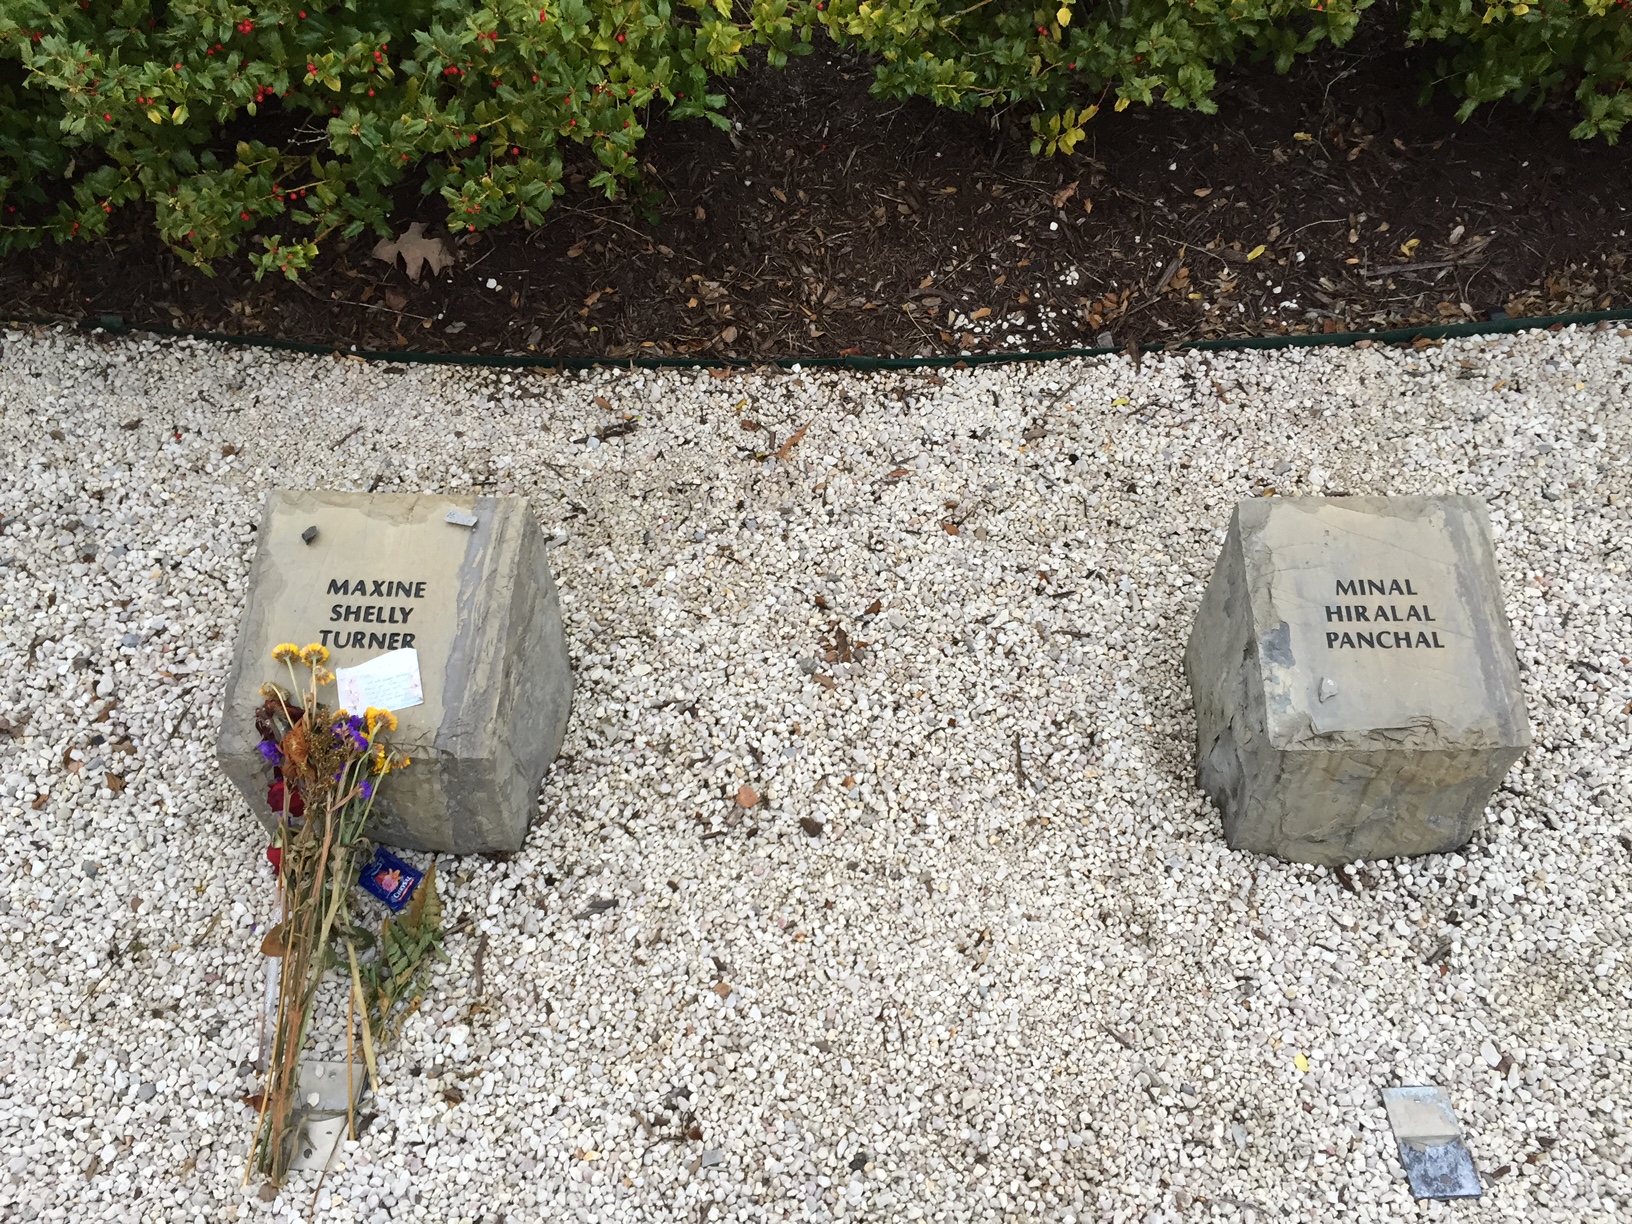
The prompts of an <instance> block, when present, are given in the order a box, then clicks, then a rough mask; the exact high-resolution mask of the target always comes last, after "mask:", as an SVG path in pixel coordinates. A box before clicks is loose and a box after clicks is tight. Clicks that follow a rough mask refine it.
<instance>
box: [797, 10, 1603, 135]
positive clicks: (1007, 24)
mask: <svg viewBox="0 0 1632 1224" xmlns="http://www.w3.org/2000/svg"><path fill="white" fill-rule="evenodd" d="M1629 3H1632V0H1538V2H1537V3H1535V4H1531V3H1527V2H1526V0H1405V4H1404V5H1402V6H1401V7H1400V8H1399V9H1395V10H1392V11H1390V12H1387V13H1382V12H1381V10H1379V14H1374V15H1372V16H1368V17H1366V18H1365V19H1366V20H1368V21H1371V20H1376V21H1385V22H1387V21H1393V22H1399V21H1400V19H1401V18H1402V17H1403V19H1404V30H1403V33H1404V36H1405V38H1404V41H1405V42H1406V43H1408V44H1425V43H1433V44H1436V45H1438V46H1439V47H1440V48H1441V50H1442V52H1443V55H1442V57H1441V59H1440V63H1439V65H1438V68H1439V71H1438V72H1437V73H1436V74H1435V75H1436V77H1437V78H1438V81H1439V83H1440V84H1442V85H1443V86H1446V87H1449V88H1450V89H1451V90H1453V91H1455V92H1456V93H1458V94H1460V95H1461V96H1462V97H1463V99H1464V104H1463V106H1462V108H1461V112H1460V113H1461V115H1462V117H1463V118H1466V117H1467V116H1468V115H1469V114H1470V113H1471V112H1472V111H1473V109H1474V108H1475V107H1477V106H1478V105H1479V104H1480V103H1484V102H1495V101H1497V100H1499V99H1503V98H1514V99H1517V100H1522V99H1525V98H1529V99H1530V100H1532V101H1533V102H1535V103H1536V104H1538V105H1539V104H1540V103H1541V102H1542V101H1544V100H1546V99H1547V98H1550V97H1553V96H1555V95H1556V94H1558V93H1559V92H1561V91H1564V90H1573V92H1574V94H1575V98H1576V100H1577V103H1578V104H1579V106H1580V108H1581V111H1582V114H1583V118H1582V120H1581V123H1580V124H1579V126H1578V127H1577V128H1576V129H1575V132H1574V134H1575V135H1576V136H1578V137H1588V136H1603V137H1605V138H1607V139H1609V140H1612V141H1613V140H1614V139H1615V138H1616V137H1617V136H1618V135H1619V134H1620V131H1621V128H1622V127H1623V126H1624V125H1625V124H1626V122H1627V121H1628V119H1629V118H1632V89H1629V87H1628V62H1629V60H1632V19H1629V12H1628V4H1629ZM1371 7H1372V0H1097V2H1086V3H1085V2H1084V0H1044V2H1043V3H1037V2H1036V0H1033V2H1032V3H1025V2H1024V0H945V2H944V3H943V2H942V0H832V3H831V4H828V5H825V6H824V5H822V4H818V5H817V8H818V10H820V14H819V15H820V19H821V22H822V24H823V25H824V26H826V28H827V29H828V30H829V31H830V32H831V33H832V34H833V36H834V37H835V38H837V39H839V40H840V41H850V42H853V43H854V44H855V45H857V46H859V47H861V48H862V49H864V50H866V51H868V52H870V53H871V54H873V55H874V56H876V57H877V58H878V61H879V64H878V69H877V90H878V91H879V92H881V93H883V94H886V95H889V96H894V97H908V96H917V97H925V98H932V99H934V100H935V101H936V102H938V103H940V104H942V105H944V106H951V107H955V108H958V109H960V110H975V109H979V108H981V107H988V106H995V105H1015V104H1019V105H1021V106H1024V107H1026V108H1027V109H1029V110H1031V111H1032V112H1033V116H1032V120H1031V123H1032V130H1033V133H1034V139H1033V140H1032V152H1033V153H1045V154H1055V153H1070V152H1071V150H1072V148H1073V147H1074V146H1075V145H1076V143H1077V142H1078V141H1079V140H1080V139H1081V138H1082V136H1083V134H1084V130H1085V127H1086V125H1087V123H1088V122H1089V121H1090V120H1091V119H1093V117H1094V116H1095V115H1096V114H1097V113H1098V112H1099V110H1100V108H1101V106H1103V105H1105V104H1106V103H1108V102H1109V103H1111V104H1112V105H1114V106H1115V108H1116V109H1117V110H1122V109H1123V108H1125V107H1127V106H1129V105H1130V104H1132V103H1136V102H1137V103H1144V104H1149V103H1151V102H1154V101H1158V100H1159V101H1162V102H1165V103H1167V104H1168V105H1171V106H1177V107H1188V106H1193V107H1195V108H1197V109H1198V110H1202V111H1205V112H1212V111H1214V110H1216V106H1215V104H1214V103H1213V101H1212V98H1211V94H1212V91H1213V88H1214V85H1215V83H1216V81H1215V75H1214V65H1217V64H1223V63H1233V62H1235V61H1237V60H1240V59H1244V58H1245V59H1255V60H1271V61H1273V63H1274V66H1275V68H1276V69H1277V70H1278V71H1282V72H1284V71H1285V70H1286V69H1287V68H1288V67H1289V66H1290V64H1291V63H1292V60H1293V59H1294V58H1295V57H1297V56H1299V55H1302V54H1304V53H1305V52H1308V51H1310V50H1312V49H1313V48H1314V47H1315V46H1317V45H1318V44H1320V43H1322V42H1330V43H1332V44H1333V45H1337V46H1341V45H1342V44H1343V43H1345V42H1346V41H1348V39H1349V38H1350V37H1351V36H1352V35H1353V34H1354V33H1355V31H1356V29H1357V28H1358V26H1359V23H1360V21H1361V20H1362V14H1364V13H1366V11H1367V10H1368V9H1371Z"/></svg>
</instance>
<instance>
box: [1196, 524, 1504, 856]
mask: <svg viewBox="0 0 1632 1224" xmlns="http://www.w3.org/2000/svg"><path fill="white" fill-rule="evenodd" d="M1184 670H1185V674H1186V676H1187V677H1188V679H1189V681H1190V692H1191V695H1192V696H1193V698H1194V700H1195V707H1196V735H1197V782H1198V784H1199V785H1200V786H1201V788H1202V789H1203V790H1204V791H1206V792H1207V794H1208V795H1209V796H1210V797H1211V798H1212V800H1213V802H1214V803H1216V804H1217V805H1218V808H1219V810H1220V811H1221V812H1222V813H1223V816H1224V835H1225V838H1226V839H1227V840H1228V841H1229V843H1230V845H1232V846H1234V847H1236V848H1238V849H1245V850H1254V851H1258V852H1261V853H1266V854H1274V855H1277V856H1279V857H1281V858H1284V859H1292V860H1295V861H1299V862H1308V863H1326V864H1339V863H1344V862H1350V861H1352V860H1354V859H1357V858H1391V857H1394V856H1396V855H1414V854H1430V853H1434V852H1439V851H1446V850H1452V849H1454V848H1456V847H1457V846H1460V845H1462V844H1463V843H1464V842H1466V841H1467V840H1468V838H1469V837H1470V836H1471V835H1472V833H1473V830H1474V826H1475V823H1476V821H1477V820H1478V818H1479V816H1480V814H1481V813H1482V812H1483V811H1484V808H1485V805H1486V803H1487V802H1488V801H1489V799H1490V795H1491V792H1492V791H1494V790H1495V789H1496V786H1497V784H1498V783H1499V782H1500V781H1501V779H1502V776H1503V775H1504V774H1505V773H1506V772H1507V770H1508V767H1509V766H1511V765H1512V764H1513V762H1514V761H1516V760H1518V758H1519V757H1520V756H1521V755H1523V753H1524V750H1525V748H1526V747H1527V746H1528V745H1529V743H1530V728H1529V721H1528V719H1527V717H1526V714H1525V708H1524V698H1523V695H1522V693H1521V692H1520V689H1519V675H1518V665H1517V661H1516V660H1515V658H1514V653H1513V641H1512V637H1511V634H1510V632H1509V629H1508V624H1507V616H1506V613H1505V612H1504V610H1503V606H1502V598H1501V591H1500V589H1499V587H1498V583H1497V575H1496V560H1495V554H1494V552H1493V551H1492V548H1491V542H1490V525H1489V521H1488V519H1487V517H1486V514H1485V509H1484V506H1483V504H1482V503H1480V502H1478V501H1476V500H1475V499H1473V498H1469V497H1345V498H1316V497H1304V498H1272V499H1257V500H1253V501H1247V502H1242V503H1240V504H1239V505H1238V506H1237V507H1236V510H1235V514H1234V516H1233V517H1232V519H1231V521H1230V530H1229V534H1228V536H1227V538H1226V539H1225V541H1224V548H1223V551H1222V553H1221V555H1220V557H1219V560H1218V565H1217V567H1216V568H1215V569H1214V571H1213V577H1212V581H1211V582H1210V583H1209V584H1208V586H1207V593H1206V595H1205V596H1204V597H1203V599H1202V603H1201V608H1200V610H1199V611H1198V612H1197V614H1196V623H1195V627H1194V628H1193V629H1192V631H1191V634H1190V644H1189V646H1188V648H1187V649H1186V650H1185V655H1184Z"/></svg>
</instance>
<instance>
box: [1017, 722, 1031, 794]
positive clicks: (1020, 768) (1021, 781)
mask: <svg viewBox="0 0 1632 1224" xmlns="http://www.w3.org/2000/svg"><path fill="white" fill-rule="evenodd" d="M1028 782H1029V779H1028V778H1027V777H1026V763H1025V761H1024V760H1022V759H1021V757H1020V732H1018V731H1016V732H1015V733H1014V784H1015V785H1016V786H1017V787H1019V788H1020V789H1021V790H1022V791H1023V790H1026V789H1027V783H1028Z"/></svg>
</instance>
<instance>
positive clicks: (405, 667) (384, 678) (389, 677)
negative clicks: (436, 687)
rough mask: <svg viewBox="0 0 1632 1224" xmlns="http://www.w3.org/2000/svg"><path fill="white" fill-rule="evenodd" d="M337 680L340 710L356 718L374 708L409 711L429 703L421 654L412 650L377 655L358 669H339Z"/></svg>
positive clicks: (336, 671)
mask: <svg viewBox="0 0 1632 1224" xmlns="http://www.w3.org/2000/svg"><path fill="white" fill-rule="evenodd" d="M334 680H335V684H336V686H337V687H338V688H339V690H340V708H341V709H343V710H349V711H350V712H351V713H353V714H361V713H362V712H363V711H364V710H366V709H368V708H369V707H370V706H374V707H377V708H379V709H382V710H406V709H408V708H409V707H410V706H417V705H421V704H423V703H424V701H425V686H424V685H423V684H421V683H420V678H419V651H417V650H415V649H414V648H413V647H412V646H408V647H405V648H403V649H401V650H391V651H387V652H386V653H385V654H382V655H376V656H375V657H374V658H372V659H370V660H368V662H366V663H359V664H358V665H357V666H356V667H341V668H337V669H336V670H335V673H334Z"/></svg>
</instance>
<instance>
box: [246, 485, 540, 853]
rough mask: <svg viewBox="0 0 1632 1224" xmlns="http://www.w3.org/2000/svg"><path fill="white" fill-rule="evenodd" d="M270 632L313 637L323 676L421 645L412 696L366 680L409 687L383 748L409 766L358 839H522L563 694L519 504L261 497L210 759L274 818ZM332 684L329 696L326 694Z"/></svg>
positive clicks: (494, 847) (395, 776)
mask: <svg viewBox="0 0 1632 1224" xmlns="http://www.w3.org/2000/svg"><path fill="white" fill-rule="evenodd" d="M280 642H294V643H296V644H297V645H301V646H304V645H306V644H307V643H309V642H319V643H322V644H323V645H325V646H327V647H328V648H329V650H330V651H331V658H330V661H329V666H330V667H331V668H335V669H336V670H340V669H347V668H353V667H357V666H359V665H361V664H365V663H370V662H371V661H373V660H378V662H376V663H373V664H372V666H371V667H369V668H365V669H364V670H363V672H361V673H359V675H361V676H364V677H369V676H370V674H371V673H379V672H381V671H382V670H394V669H396V670H400V669H399V668H395V667H394V665H398V664H400V663H401V662H402V661H404V660H406V661H408V663H409V664H411V663H412V661H413V660H414V658H415V657H416V656H417V662H418V677H417V678H418V683H419V690H418V691H417V692H416V691H415V690H414V689H413V686H412V683H411V682H412V679H413V677H412V676H409V677H407V678H406V680H404V682H403V683H400V684H397V685H395V686H394V688H385V689H382V688H380V687H379V686H380V685H381V683H383V680H382V677H381V676H380V675H378V674H376V675H373V676H372V682H373V684H374V685H375V687H374V689H373V690H372V691H376V692H383V691H394V692H396V693H397V694H399V697H398V700H399V701H401V702H404V703H406V702H408V701H411V700H413V698H414V697H415V696H421V695H422V696H421V700H420V702H419V704H416V705H405V706H398V707H393V708H395V712H396V715H397V718H398V720H399V724H400V725H399V727H398V730H397V731H396V733H395V734H393V735H391V736H390V743H391V744H392V746H393V747H395V748H399V749H401V750H402V751H404V752H407V753H408V754H409V755H410V756H411V757H412V758H413V764H412V765H411V766H410V767H409V768H408V769H406V770H404V771H402V772H400V773H398V772H393V773H392V774H391V775H390V777H389V778H388V779H387V780H386V782H385V785H384V786H382V787H381V788H380V795H379V799H378V800H377V801H376V803H375V808H374V812H375V818H374V820H373V822H372V823H371V825H370V829H369V834H370V836H372V837H374V838H375V839H376V840H378V841H382V842H385V843H387V844H388V845H393V846H404V847H408V848H411V849H416V850H441V851H452V852H454V853H456V854H469V853H476V852H481V851H511V850H515V849H517V848H519V847H520V845H521V843H522V840H523V839H524V838H525V837H526V835H527V827H528V825H529V824H530V823H531V821H532V817H533V813H534V812H535V811H536V810H537V807H538V788H539V783H540V780H541V779H542V778H543V776H544V771H545V770H546V769H547V768H548V767H549V764H550V762H551V761H552V760H553V759H554V758H555V754H556V752H557V751H559V749H560V747H561V740H562V737H563V736H564V735H565V733H566V727H567V715H568V712H569V710H570V708H571V704H572V670H571V663H570V661H569V659H568V657H567V644H566V635H565V633H564V631H563V628H562V624H561V610H560V606H559V604H558V603H557V601H556V594H555V583H554V581H553V580H552V578H551V577H550V566H549V557H548V555H547V553H546V549H545V542H544V535H543V533H542V532H541V531H540V530H539V528H538V524H537V523H536V522H535V521H534V520H533V516H532V514H531V513H530V512H529V511H528V508H527V503H526V500H525V499H523V498H518V497H476V496H473V495H467V496H457V495H447V496H443V495H434V494H364V493H332V492H323V491H310V492H303V491H296V490H279V491H277V492H274V493H271V494H269V495H268V498H267V505H266V511H265V515H264V517H263V518H262V520H261V528H260V534H259V537H258V540H257V545H256V553H255V563H254V566H253V567H252V569H251V571H250V585H249V599H248V604H247V606H246V608H245V609H244V617H243V623H242V625H241V626H240V628H239V631H238V643H237V647H236V650H235V652H234V655H233V661H232V670H231V671H230V672H229V674H228V677H227V689H226V698H225V709H224V712H223V715H222V722H221V737H220V740H219V743H218V745H217V754H218V755H219V757H220V760H221V765H222V767H223V769H225V771H226V773H227V776H228V777H229V778H231V779H232V781H233V783H234V784H235V785H237V787H238V789H239V790H240V791H242V792H243V794H244V797H245V798H246V799H247V800H248V801H249V805H250V808H251V809H252V810H253V811H255V812H256V813H257V814H258V815H259V816H260V817H261V818H262V820H263V821H265V822H266V823H267V826H268V828H269V829H270V828H274V827H275V819H274V817H273V816H272V815H271V813H270V812H269V810H268V808H267V804H266V788H267V783H268V781H269V780H270V775H269V773H268V770H267V767H266V764H265V762H264V761H262V760H261V757H260V754H259V752H258V750H257V745H258V744H259V741H260V736H259V735H258V734H257V732H256V730H255V720H254V711H255V707H256V706H257V705H258V704H259V703H260V700H261V698H260V697H259V695H258V693H259V690H260V687H261V685H262V683H264V682H265V681H267V680H277V681H280V682H282V683H283V684H285V685H287V684H288V682H289V678H288V676H287V675H284V674H282V672H281V668H280V669H275V667H274V664H273V662H272V659H271V652H272V648H273V647H274V646H276V645H277V644H278V643H280ZM409 651H412V652H414V653H413V654H412V655H410V654H408V653H407V652H409ZM391 652H398V653H396V654H391ZM382 655H390V657H389V658H385V659H381V658H380V656H382ZM296 674H297V676H299V677H300V679H301V681H302V682H303V683H304V682H305V678H306V677H305V672H304V669H302V668H299V667H297V668H296ZM398 678H399V679H402V677H398ZM345 679H346V676H345V674H344V673H343V674H342V680H343V681H344V680H345ZM385 679H389V677H386V678H385ZM335 693H336V690H335V688H334V687H330V688H328V689H327V690H326V691H325V693H324V694H323V697H324V700H326V701H328V702H330V703H331V704H339V703H337V702H336V697H335ZM375 704H386V705H391V704H392V703H390V702H376V703H375ZM352 712H353V713H361V711H360V710H354V711H352Z"/></svg>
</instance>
